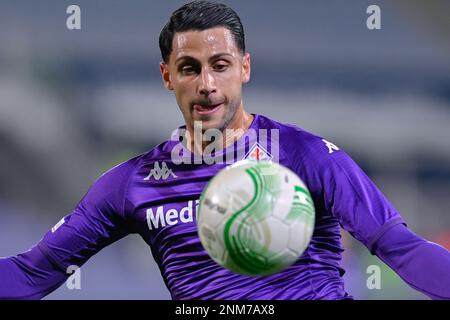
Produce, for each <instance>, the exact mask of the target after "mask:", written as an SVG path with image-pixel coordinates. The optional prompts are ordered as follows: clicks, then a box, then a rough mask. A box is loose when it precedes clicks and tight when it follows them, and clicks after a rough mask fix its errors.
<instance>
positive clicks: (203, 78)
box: [199, 70, 216, 96]
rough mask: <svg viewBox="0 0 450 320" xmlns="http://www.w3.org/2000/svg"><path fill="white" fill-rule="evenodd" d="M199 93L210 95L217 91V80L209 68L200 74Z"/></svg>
mask: <svg viewBox="0 0 450 320" xmlns="http://www.w3.org/2000/svg"><path fill="white" fill-rule="evenodd" d="M199 78H200V84H199V93H200V94H201V95H205V96H208V95H210V94H211V93H213V92H216V80H215V79H214V75H213V74H211V72H210V71H209V70H202V73H201V74H200V77H199Z"/></svg>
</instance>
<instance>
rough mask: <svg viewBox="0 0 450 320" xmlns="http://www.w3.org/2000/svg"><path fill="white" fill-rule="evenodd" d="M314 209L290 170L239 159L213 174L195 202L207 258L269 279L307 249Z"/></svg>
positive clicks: (265, 162)
mask: <svg viewBox="0 0 450 320" xmlns="http://www.w3.org/2000/svg"><path fill="white" fill-rule="evenodd" d="M314 216H315V209H314V203H313V200H312V198H311V195H310V193H309V190H308V188H307V187H306V186H305V184H304V183H303V182H302V180H301V179H300V178H299V177H298V176H297V175H296V174H295V173H294V172H292V171H291V170H290V169H288V168H286V167H284V166H282V165H280V164H277V163H274V162H269V161H251V160H242V161H239V162H236V163H235V164H233V165H231V166H228V167H226V168H225V169H223V170H221V171H220V172H219V173H217V174H216V175H215V176H214V177H213V178H212V179H211V181H210V182H209V183H208V185H207V186H206V188H205V189H204V191H203V192H202V195H201V197H200V202H199V207H198V212H197V225H198V233H199V237H200V240H201V243H202V245H203V247H204V248H205V250H206V251H207V252H208V254H209V255H210V256H211V258H212V259H213V260H214V261H216V262H217V263H218V264H220V265H222V266H224V267H226V268H228V269H230V270H231V271H233V272H235V273H239V274H244V275H255V276H256V275H269V274H273V273H276V272H279V271H281V270H283V269H285V268H287V267H288V266H290V265H291V264H293V263H294V262H295V261H296V260H297V259H298V258H299V257H300V256H301V254H302V253H303V252H304V250H305V249H306V248H307V246H308V244H309V242H310V240H311V237H312V233H313V229H314Z"/></svg>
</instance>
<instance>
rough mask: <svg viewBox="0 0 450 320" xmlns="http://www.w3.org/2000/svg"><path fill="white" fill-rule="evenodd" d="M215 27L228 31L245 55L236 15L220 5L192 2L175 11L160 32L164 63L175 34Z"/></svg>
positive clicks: (241, 31)
mask: <svg viewBox="0 0 450 320" xmlns="http://www.w3.org/2000/svg"><path fill="white" fill-rule="evenodd" d="M215 27H225V28H227V29H228V30H230V32H231V34H232V35H233V37H234V41H235V43H236V46H237V48H238V49H239V50H240V51H241V53H242V54H244V53H245V38H244V27H243V26H242V23H241V19H240V18H239V16H238V15H237V13H236V12H235V11H234V10H233V9H231V8H230V7H228V6H226V5H224V4H222V3H215V2H209V1H193V2H189V3H187V4H185V5H183V6H182V7H180V8H179V9H177V10H175V11H174V12H173V13H172V16H171V17H170V19H169V22H167V24H166V25H165V26H164V28H163V29H162V30H161V33H160V35H159V48H160V50H161V56H162V58H163V60H164V62H166V63H167V62H168V60H169V56H170V54H171V52H172V41H173V36H174V35H175V33H176V32H183V31H193V30H198V31H203V30H206V29H210V28H215Z"/></svg>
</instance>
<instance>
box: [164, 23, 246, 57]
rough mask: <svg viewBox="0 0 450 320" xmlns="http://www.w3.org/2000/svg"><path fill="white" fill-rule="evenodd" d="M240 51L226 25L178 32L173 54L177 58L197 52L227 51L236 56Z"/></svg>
mask: <svg viewBox="0 0 450 320" xmlns="http://www.w3.org/2000/svg"><path fill="white" fill-rule="evenodd" d="M238 51H239V50H238V48H237V47H236V43H235V41H234V38H233V35H232V33H231V32H230V30H228V29H226V28H224V27H217V28H211V29H206V30H202V31H198V30H195V31H184V32H177V33H175V35H174V37H173V46H172V54H173V55H174V58H175V59H178V58H180V57H182V56H184V55H192V54H195V53H198V54H204V53H209V54H211V55H213V54H215V53H217V52H225V53H229V54H232V55H233V56H235V55H236V52H238Z"/></svg>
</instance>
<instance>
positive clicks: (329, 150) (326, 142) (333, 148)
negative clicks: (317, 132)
mask: <svg viewBox="0 0 450 320" xmlns="http://www.w3.org/2000/svg"><path fill="white" fill-rule="evenodd" d="M322 141H323V142H324V143H325V145H326V146H327V148H328V154H330V153H333V152H334V150H336V151H338V150H339V148H338V147H337V146H336V145H335V144H333V143H331V142H330V141H327V140H325V139H322Z"/></svg>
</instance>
